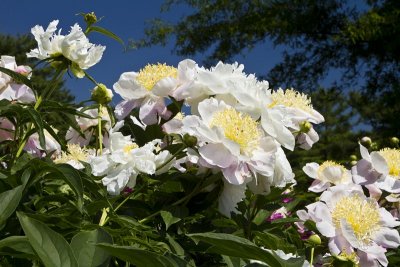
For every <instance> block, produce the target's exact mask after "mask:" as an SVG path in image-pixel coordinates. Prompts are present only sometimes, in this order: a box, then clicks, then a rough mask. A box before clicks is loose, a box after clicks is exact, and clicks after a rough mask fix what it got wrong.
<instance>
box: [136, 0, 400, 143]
mask: <svg viewBox="0 0 400 267" xmlns="http://www.w3.org/2000/svg"><path fill="white" fill-rule="evenodd" d="M174 4H185V5H188V6H190V7H191V8H192V9H193V13H192V14H190V15H188V16H185V17H182V18H181V19H180V20H179V21H178V22H176V23H169V22H166V21H163V20H160V19H155V20H153V21H152V22H151V23H150V24H149V25H148V27H147V29H146V31H145V35H146V37H145V38H144V39H142V40H140V41H137V42H135V43H134V45H136V46H138V47H142V46H150V45H154V44H162V45H165V44H166V43H167V42H168V41H170V40H171V37H175V39H174V42H175V46H174V47H175V51H174V52H176V53H177V54H179V55H185V56H191V55H195V54H196V53H208V57H207V59H206V60H205V63H208V64H212V63H215V62H216V61H218V60H224V61H226V60H229V59H231V58H232V57H233V56H234V55H236V54H239V53H242V54H246V53H247V52H249V51H250V50H251V49H252V48H253V47H254V46H255V45H260V44H262V43H263V42H265V41H266V40H269V41H272V42H273V44H274V45H282V46H284V47H285V48H286V50H285V52H283V60H282V62H281V63H279V64H277V65H276V66H275V67H274V68H273V69H272V70H271V71H270V72H269V73H266V76H267V79H268V81H269V82H270V84H271V85H272V86H273V87H276V86H288V87H292V86H293V87H295V88H296V89H298V90H301V91H306V92H311V91H315V90H316V89H317V88H318V87H319V84H320V83H321V81H323V80H324V79H325V78H326V77H327V76H328V75H329V74H331V71H335V72H336V73H337V75H338V76H339V79H338V80H337V81H336V82H335V84H333V86H335V87H336V88H337V90H341V91H342V92H343V93H348V92H350V91H351V90H352V91H353V93H352V94H351V98H350V100H351V101H350V103H351V106H352V107H354V108H356V110H357V111H358V112H359V114H360V115H361V117H360V118H361V119H362V122H363V123H366V124H369V125H371V126H372V127H373V129H374V130H375V131H379V135H380V137H382V138H386V137H390V136H393V135H396V134H398V133H399V132H400V124H399V121H398V120H397V119H396V117H395V115H394V114H398V112H399V111H400V110H399V109H400V107H399V105H397V103H396V99H398V96H399V94H400V89H399V83H400V82H399V80H400V65H399V60H400V52H399V51H400V49H399V48H400V34H399V31H400V28H399V27H398V25H399V23H400V2H399V1H396V0H381V1H380V0H369V1H366V2H363V3H358V5H357V6H356V5H355V2H352V1H345V0H326V1H319V0H301V1H300V0H280V1H278V0H277V1H272V0H271V1H261V0H260V1H247V2H246V1H245V2H244V1H238V0H236V1H235V0H233V1H225V0H214V1H210V0H209V1H192V0H183V1H174V0H170V1H166V3H165V5H164V6H163V10H164V11H166V12H168V10H170V9H171V7H172V6H173V5H174ZM267 52H268V51H267V50H266V55H267ZM313 102H314V101H313ZM366 103H368V104H366ZM382 107H384V108H382ZM349 108H350V107H349Z"/></svg>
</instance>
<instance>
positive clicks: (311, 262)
mask: <svg viewBox="0 0 400 267" xmlns="http://www.w3.org/2000/svg"><path fill="white" fill-rule="evenodd" d="M313 261H314V247H312V248H311V259H310V266H313Z"/></svg>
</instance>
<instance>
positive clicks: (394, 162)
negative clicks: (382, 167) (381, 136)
mask: <svg viewBox="0 0 400 267" xmlns="http://www.w3.org/2000/svg"><path fill="white" fill-rule="evenodd" d="M379 154H380V155H381V156H382V157H384V158H385V160H386V163H387V165H388V167H389V174H390V175H392V176H395V178H397V179H400V150H399V149H395V148H384V149H381V150H380V151H379Z"/></svg>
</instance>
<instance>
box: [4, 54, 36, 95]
mask: <svg viewBox="0 0 400 267" xmlns="http://www.w3.org/2000/svg"><path fill="white" fill-rule="evenodd" d="M0 67H3V68H6V69H9V70H12V71H15V72H17V73H19V74H22V75H24V76H27V77H29V76H30V75H31V71H32V69H31V68H30V67H28V66H17V63H16V62H15V57H10V56H1V58H0ZM1 99H7V100H10V101H18V102H21V103H32V102H35V94H34V93H33V91H32V89H31V88H29V87H28V86H26V85H25V84H20V83H17V82H16V81H14V80H13V79H12V78H11V77H10V76H8V75H7V74H5V73H3V72H1V71H0V100H1Z"/></svg>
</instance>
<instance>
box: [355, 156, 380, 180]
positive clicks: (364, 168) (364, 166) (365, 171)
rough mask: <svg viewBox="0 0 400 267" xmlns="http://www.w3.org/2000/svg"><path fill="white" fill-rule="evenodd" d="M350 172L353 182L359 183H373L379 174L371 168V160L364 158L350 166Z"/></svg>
mask: <svg viewBox="0 0 400 267" xmlns="http://www.w3.org/2000/svg"><path fill="white" fill-rule="evenodd" d="M351 173H352V176H353V181H354V183H356V184H360V185H366V184H372V183H375V182H376V180H378V178H379V177H380V176H381V174H380V173H378V172H376V171H375V170H374V169H373V167H372V164H371V162H369V161H367V160H365V159H361V160H359V161H358V162H357V165H356V166H353V168H351Z"/></svg>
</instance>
